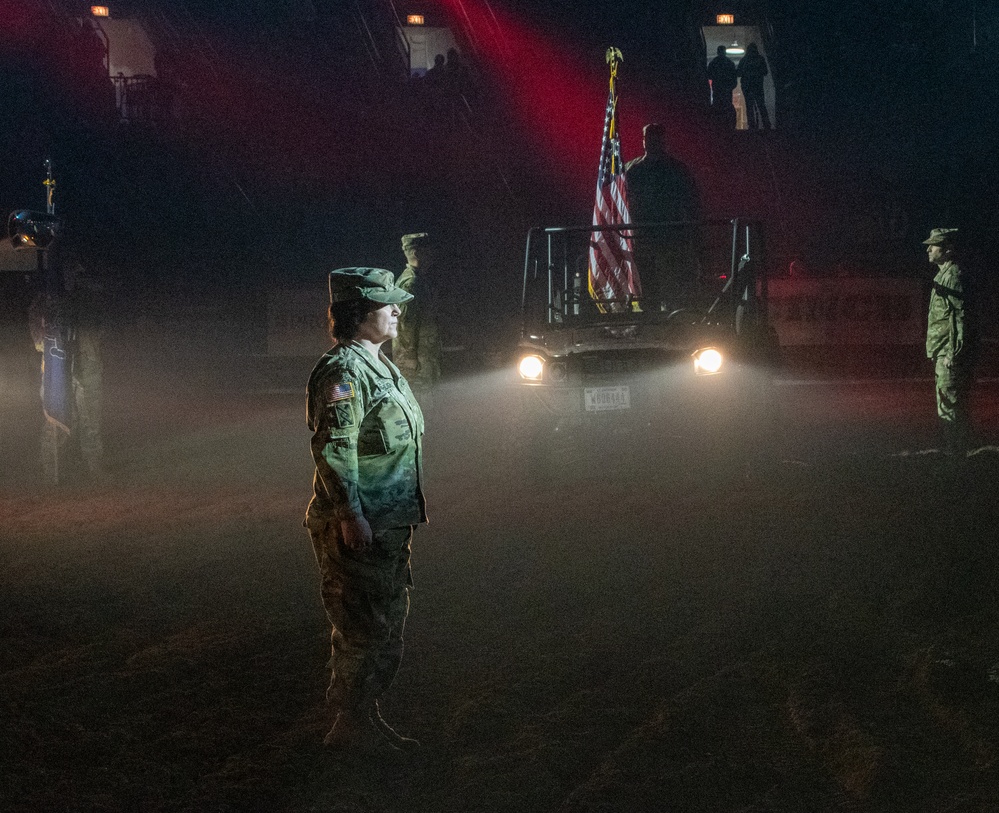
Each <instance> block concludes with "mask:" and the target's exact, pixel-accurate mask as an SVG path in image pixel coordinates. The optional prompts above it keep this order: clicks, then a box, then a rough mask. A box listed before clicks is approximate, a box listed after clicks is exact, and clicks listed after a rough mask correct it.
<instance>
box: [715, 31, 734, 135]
mask: <svg viewBox="0 0 999 813" xmlns="http://www.w3.org/2000/svg"><path fill="white" fill-rule="evenodd" d="M708 80H709V81H710V82H711V112H712V113H714V114H715V115H716V116H717V117H718V121H719V122H721V123H723V124H724V125H725V129H727V130H734V129H735V104H734V103H733V102H732V93H733V91H734V90H735V88H736V86H737V85H738V84H739V78H738V74H737V73H736V67H735V63H734V62H733V61H732V60H731V59H729V58H728V55H727V54H726V53H725V46H724V45H719V46H718V56H716V57H715V58H714V59H712V60H711V61H710V62H709V63H708Z"/></svg>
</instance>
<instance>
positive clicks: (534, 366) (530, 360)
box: [517, 356, 545, 381]
mask: <svg viewBox="0 0 999 813" xmlns="http://www.w3.org/2000/svg"><path fill="white" fill-rule="evenodd" d="M517 369H518V370H520V377H521V378H526V379H528V380H529V381H540V380H541V374H542V373H543V372H544V370H545V360H544V359H543V358H541V356H524V357H523V358H522V359H521V360H520V364H519V365H517Z"/></svg>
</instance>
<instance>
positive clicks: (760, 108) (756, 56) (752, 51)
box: [736, 42, 770, 130]
mask: <svg viewBox="0 0 999 813" xmlns="http://www.w3.org/2000/svg"><path fill="white" fill-rule="evenodd" d="M736 73H737V74H738V75H739V81H740V82H741V84H742V95H743V96H744V97H745V99H746V118H747V119H748V121H749V129H750V130H752V129H753V127H754V125H755V126H756V128H757V129H761V130H769V129H770V114H769V113H768V112H767V105H766V102H765V100H764V98H763V77H765V76H766V75H767V74H768V73H770V69H769V68H768V67H767V60H766V59H765V58H764V57H763V54H761V53H760V49H759V47H758V46H757V45H756V43H755V42H751V43H750V44H749V47H748V48H746V55H745V56H744V57H743V58H742V59H741V60H740V61H739V67H738V68H736Z"/></svg>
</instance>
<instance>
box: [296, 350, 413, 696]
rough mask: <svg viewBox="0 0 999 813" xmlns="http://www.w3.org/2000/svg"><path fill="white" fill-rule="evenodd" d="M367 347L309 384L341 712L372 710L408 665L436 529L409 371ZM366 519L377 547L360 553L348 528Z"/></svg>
mask: <svg viewBox="0 0 999 813" xmlns="http://www.w3.org/2000/svg"><path fill="white" fill-rule="evenodd" d="M379 361H380V364H379V363H377V362H376V361H375V360H374V358H373V357H372V356H371V355H370V354H369V353H368V351H367V350H365V349H363V348H362V347H360V346H359V345H356V344H354V343H351V342H348V343H346V344H339V345H337V346H335V347H334V348H333V349H332V350H330V351H329V352H328V353H327V354H326V355H324V356H323V357H322V358H321V359H320V360H319V362H318V363H317V364H316V367H315V369H314V370H313V371H312V375H311V376H310V379H309V386H308V407H307V418H308V424H309V428H310V429H312V430H313V432H314V434H313V437H312V456H313V459H314V460H315V464H316V473H315V478H314V496H313V498H312V501H311V502H310V503H309V509H308V512H307V514H306V521H305V524H306V527H307V528H308V529H309V534H310V536H311V537H312V543H313V547H314V550H315V554H316V561H317V563H318V565H319V570H320V575H321V578H322V588H321V591H322V598H323V604H324V605H325V608H326V613H327V615H328V616H329V619H330V622H331V623H332V625H333V634H332V657H331V660H330V665H331V667H332V670H333V677H332V680H331V682H330V688H329V691H328V692H327V697H328V698H329V700H330V702H331V704H332V705H333V707H334V709H336V711H337V712H339V711H342V710H345V709H347V710H356V709H363V708H367V707H369V706H370V705H371V704H373V703H374V702H375V701H376V700H377V699H378V697H379V696H380V695H381V694H382V693H383V692H384V691H385V690H386V689H387V688H388V687H389V685H390V684H391V683H392V680H393V678H394V677H395V674H396V672H397V671H398V669H399V664H400V663H401V661H402V650H403V628H404V626H405V623H406V616H407V614H408V612H409V588H410V587H411V586H412V578H411V572H410V564H409V557H410V542H411V539H412V535H413V526H414V525H416V524H417V523H422V522H426V521H427V516H426V502H425V500H424V496H423V490H422V445H421V444H422V434H423V415H422V413H421V412H420V407H419V405H418V404H417V403H416V399H415V398H414V397H413V393H412V391H411V390H410V388H409V385H408V384H407V383H406V380H405V379H404V378H403V377H402V376H401V375H400V373H399V370H398V369H397V368H396V367H395V365H393V364H392V362H391V361H389V360H388V359H387V358H386V357H385V356H384V355H381V356H380V359H379ZM358 516H363V517H364V518H365V519H366V520H367V521H368V523H369V524H370V526H371V531H372V544H371V545H370V546H369V547H368V548H366V549H365V550H360V551H357V550H351V549H350V548H348V547H347V546H346V545H345V544H344V543H343V540H342V538H341V531H340V522H341V520H344V519H350V518H353V517H358Z"/></svg>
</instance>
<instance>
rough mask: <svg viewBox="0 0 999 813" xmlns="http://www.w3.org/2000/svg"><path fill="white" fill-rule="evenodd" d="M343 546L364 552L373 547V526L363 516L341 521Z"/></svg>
mask: <svg viewBox="0 0 999 813" xmlns="http://www.w3.org/2000/svg"><path fill="white" fill-rule="evenodd" d="M340 534H341V536H342V537H343V544H344V545H346V546H347V547H348V548H350V549H351V550H364V549H365V548H367V547H369V546H370V545H371V526H370V525H369V524H368V521H367V520H366V519H365V518H364V517H363V516H357V517H354V518H353V519H344V520H341V521H340Z"/></svg>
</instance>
